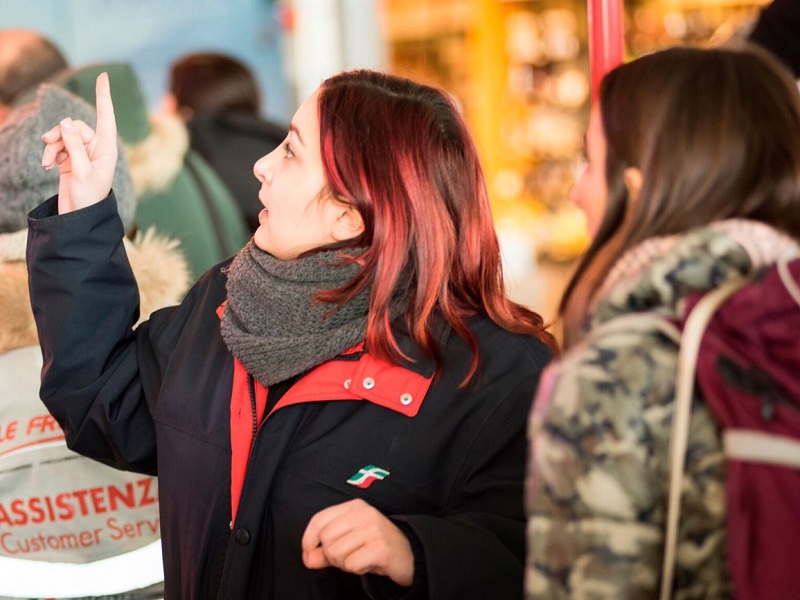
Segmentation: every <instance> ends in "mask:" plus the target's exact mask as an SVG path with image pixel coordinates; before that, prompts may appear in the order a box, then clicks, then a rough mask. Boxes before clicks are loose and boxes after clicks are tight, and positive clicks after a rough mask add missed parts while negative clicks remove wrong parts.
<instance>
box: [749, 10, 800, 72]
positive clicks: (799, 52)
mask: <svg viewBox="0 0 800 600" xmlns="http://www.w3.org/2000/svg"><path fill="white" fill-rule="evenodd" d="M748 38H749V39H750V41H752V42H755V43H756V44H758V45H759V46H761V47H763V48H766V49H767V50H769V52H771V53H772V54H774V55H775V56H776V57H777V58H778V59H779V60H780V61H781V62H783V64H784V65H786V67H788V68H789V69H790V70H791V71H792V73H793V74H794V78H795V79H798V80H800V2H798V1H797V0H773V1H772V2H771V3H770V4H768V5H766V6H765V7H764V8H762V9H761V12H760V13H759V16H758V19H757V20H756V22H755V24H754V26H753V28H752V31H750V33H749V35H748Z"/></svg>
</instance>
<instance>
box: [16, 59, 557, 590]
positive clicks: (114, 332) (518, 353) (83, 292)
mask: <svg viewBox="0 0 800 600" xmlns="http://www.w3.org/2000/svg"><path fill="white" fill-rule="evenodd" d="M97 103H98V105H97V106H98V120H97V128H96V131H94V130H92V129H91V128H90V127H89V126H88V125H86V124H85V123H82V122H79V121H74V120H65V121H62V122H61V123H60V124H56V126H55V127H54V128H52V129H51V130H49V131H47V132H46V133H45V134H44V136H43V139H44V140H45V141H46V142H47V146H46V147H45V150H44V153H43V155H42V164H43V165H45V166H46V167H47V168H51V169H55V168H58V169H59V170H60V172H61V184H60V188H59V195H58V196H57V197H54V198H50V199H49V200H47V201H46V202H45V203H44V204H42V205H40V206H39V207H37V208H36V209H34V211H32V213H31V214H30V220H29V223H30V234H29V240H30V244H29V249H28V265H29V269H30V273H31V275H30V281H31V297H32V304H33V307H34V315H35V318H36V321H37V329H38V332H39V339H40V342H41V344H42V349H43V353H44V356H45V362H46V367H45V369H44V370H43V380H42V387H41V396H42V399H43V401H44V402H45V404H46V405H47V406H48V408H49V409H50V410H51V411H52V413H53V414H54V416H56V418H57V419H58V420H59V422H60V423H61V424H62V426H63V427H64V429H65V431H66V433H67V440H68V442H69V444H70V445H71V447H72V448H74V449H75V450H76V451H79V452H82V453H85V454H87V455H89V456H93V457H95V458H97V459H99V460H103V461H105V462H108V463H109V464H115V465H116V466H117V467H119V468H126V469H131V470H134V471H143V472H151V471H157V472H158V477H159V491H160V506H161V518H162V522H163V528H162V532H163V537H162V540H163V547H164V553H163V554H164V561H165V586H166V590H165V596H166V597H167V598H225V599H226V600H245V599H247V600H257V599H260V598H264V599H266V598H270V599H272V600H295V599H297V598H319V599H322V598H330V599H342V600H345V599H346V600H354V599H358V598H387V599H389V598H399V597H405V598H428V597H430V598H453V599H456V598H458V599H460V600H465V599H475V600H478V599H480V600H484V599H485V598H504V599H513V598H521V597H522V577H523V564H524V549H525V543H524V540H525V538H524V526H525V519H524V513H523V506H522V496H523V476H524V462H525V454H526V448H527V444H526V439H525V424H526V419H527V414H528V411H529V408H530V402H531V397H532V395H533V393H534V390H535V388H536V385H537V382H538V379H539V373H540V371H541V369H542V368H543V367H544V365H545V364H546V363H547V361H548V360H549V359H550V357H551V356H552V353H553V351H554V349H555V342H554V340H553V337H552V335H550V334H549V333H548V332H547V331H546V328H545V326H544V325H543V323H542V319H541V317H540V316H539V315H537V314H536V313H533V312H531V311H530V310H528V309H526V308H525V307H523V306H521V305H518V304H515V303H513V302H511V301H510V300H509V299H508V297H507V295H506V292H505V289H504V285H503V273H502V263H501V257H500V249H499V243H498V240H497V235H496V233H495V230H494V225H493V221H492V217H491V211H490V207H489V201H488V197H487V191H486V186H485V181H484V178H483V172H482V169H481V166H480V163H479V161H478V157H477V152H476V149H475V146H474V143H473V141H472V139H471V137H470V135H469V132H468V129H467V127H466V124H465V123H464V121H463V118H462V117H461V115H460V114H459V112H458V109H457V108H456V106H455V104H454V103H453V101H452V99H451V98H450V97H448V96H447V95H446V94H445V93H444V92H442V91H441V90H438V89H436V88H431V87H427V86H424V85H420V84H418V83H415V82H413V81H410V80H407V79H402V78H397V77H392V76H390V75H385V74H381V73H376V72H372V71H356V72H350V73H343V74H339V75H337V76H334V77H331V78H330V79H328V80H326V81H325V82H323V84H322V85H321V86H320V88H319V89H318V90H317V91H316V92H314V93H313V94H312V95H311V96H310V97H309V98H308V99H307V100H306V101H305V102H303V104H302V105H301V106H300V108H299V109H298V110H297V112H296V113H295V116H294V118H293V119H292V123H291V126H290V128H289V129H290V132H289V135H288V137H287V139H286V141H285V143H284V144H283V145H282V146H280V147H279V148H277V149H275V150H274V151H272V152H271V153H269V154H267V155H266V156H263V157H261V158H260V159H259V161H258V162H257V163H256V165H255V167H254V171H255V174H256V175H257V177H258V179H259V181H260V183H261V189H260V192H259V199H260V201H261V203H262V205H263V206H264V208H263V209H262V211H261V213H260V217H259V222H260V225H259V228H258V230H257V231H256V233H255V235H254V236H253V239H252V241H251V242H250V243H248V244H247V246H245V247H244V248H243V249H242V251H241V252H240V253H239V254H238V255H237V256H236V257H235V258H234V259H233V260H232V261H225V262H223V263H221V264H220V265H218V266H216V267H214V268H212V269H211V270H209V271H208V272H207V273H206V274H205V275H204V276H203V277H202V278H201V279H200V280H199V281H198V282H197V284H196V285H195V286H194V287H193V289H192V290H190V292H189V293H188V294H187V297H186V299H185V300H184V301H183V302H182V303H181V305H180V307H177V308H174V309H164V310H162V311H157V312H156V313H154V314H153V315H151V317H150V320H149V321H146V322H145V323H142V324H141V325H140V326H139V327H138V328H136V329H132V328H131V326H132V324H133V322H134V321H135V315H136V312H137V297H136V290H135V285H134V282H133V279H132V277H131V273H130V269H129V268H128V266H127V259H126V257H125V253H124V248H123V247H122V246H120V244H119V238H120V236H121V235H122V227H121V224H120V222H119V218H118V216H117V214H116V211H115V209H114V194H113V193H109V188H110V187H111V178H112V175H113V172H114V151H115V148H116V144H115V140H116V128H115V123H114V108H113V106H112V102H111V92H110V91H109V88H108V78H107V77H106V76H105V75H101V76H100V77H99V78H98V80H97ZM365 131H368V132H369V135H365ZM98 319H102V323H103V327H102V329H101V328H92V327H91V324H93V323H96V322H97V321H98ZM109 414H113V415H115V417H116V418H114V419H109V418H108V415H109Z"/></svg>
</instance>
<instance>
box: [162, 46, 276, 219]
mask: <svg viewBox="0 0 800 600" xmlns="http://www.w3.org/2000/svg"><path fill="white" fill-rule="evenodd" d="M261 104H262V94H261V89H260V87H259V84H258V81H257V79H256V76H255V74H254V73H253V72H252V70H251V69H250V68H249V67H248V66H247V65H246V64H244V63H242V62H241V61H239V60H237V59H236V58H234V57H232V56H228V55H225V54H219V53H214V52H199V53H193V54H187V55H185V56H183V57H181V58H179V59H178V60H177V61H175V62H174V63H173V64H172V67H171V68H170V78H169V92H168V94H167V96H166V98H165V100H164V107H165V109H166V110H167V111H169V112H172V113H174V114H177V115H179V116H180V117H181V118H182V119H183V120H184V121H185V122H186V125H187V127H188V128H189V138H190V143H191V146H192V148H193V149H194V150H196V151H197V152H198V153H199V154H200V155H201V156H202V157H203V158H204V159H206V161H207V162H208V164H210V165H211V167H212V168H213V169H214V170H215V171H216V172H217V174H218V175H219V176H220V177H221V178H222V180H223V181H224V182H225V184H226V185H227V186H228V188H229V189H230V190H231V192H232V193H233V196H234V197H235V198H236V201H237V202H238V203H239V207H240V209H241V211H242V214H243V215H244V218H245V221H246V222H247V226H248V228H249V230H250V232H251V233H254V232H255V230H256V229H258V213H259V212H260V211H261V204H260V203H259V202H258V190H259V189H260V187H261V185H260V183H259V182H258V180H257V179H256V178H255V177H254V176H253V169H252V168H251V165H254V164H255V163H256V161H257V160H258V159H259V158H261V157H262V156H264V155H265V154H268V153H269V152H272V151H273V150H274V149H275V148H276V147H278V145H280V144H281V142H283V141H284V140H285V139H286V134H287V133H288V130H287V128H286V126H285V125H278V124H276V123H273V122H271V121H268V120H266V119H264V118H262V116H261Z"/></svg>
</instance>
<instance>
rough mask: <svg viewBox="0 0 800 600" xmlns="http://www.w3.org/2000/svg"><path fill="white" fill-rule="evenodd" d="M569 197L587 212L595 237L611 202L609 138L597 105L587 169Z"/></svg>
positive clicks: (589, 134)
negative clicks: (607, 158)
mask: <svg viewBox="0 0 800 600" xmlns="http://www.w3.org/2000/svg"><path fill="white" fill-rule="evenodd" d="M569 197H570V199H571V200H572V201H573V202H574V203H575V205H576V206H577V207H578V208H580V209H581V210H582V211H583V214H584V215H585V216H586V228H587V229H588V231H589V236H590V237H592V238H594V236H595V235H596V234H597V230H598V229H599V228H600V223H601V222H602V220H603V215H604V214H605V211H606V204H607V202H608V182H607V181H606V136H605V133H604V132H603V123H602V120H601V117H600V109H599V107H598V105H597V103H595V105H594V106H593V107H592V112H591V114H590V115H589V128H588V129H587V130H586V168H585V169H584V170H583V173H581V175H580V177H579V178H578V180H577V181H576V182H575V185H573V186H572V190H571V191H570V194H569Z"/></svg>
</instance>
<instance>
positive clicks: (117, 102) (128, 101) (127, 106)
mask: <svg viewBox="0 0 800 600" xmlns="http://www.w3.org/2000/svg"><path fill="white" fill-rule="evenodd" d="M103 72H106V73H108V81H109V83H110V84H111V99H112V100H113V101H114V114H115V116H116V119H117V132H118V133H119V137H120V138H121V139H122V141H123V142H124V143H125V144H126V145H128V146H132V145H134V144H136V143H138V142H141V141H142V140H143V139H145V138H146V137H147V136H148V135H149V134H150V122H149V121H148V118H147V101H146V100H145V97H144V94H143V93H142V90H141V87H140V86H139V79H138V78H137V77H136V73H135V72H134V70H133V68H132V67H131V66H130V65H129V64H127V63H99V64H94V65H86V66H83V67H79V68H76V69H71V70H68V71H66V72H65V73H64V74H63V75H62V76H61V77H59V78H58V79H57V80H56V81H55V83H56V84H57V85H61V86H62V87H65V88H66V89H68V90H69V91H71V92H72V93H74V94H77V95H78V96H80V97H81V98H83V99H84V100H86V101H87V102H88V103H89V104H91V105H92V106H94V105H95V93H94V91H95V81H96V80H97V76H98V75H100V73H103Z"/></svg>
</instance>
